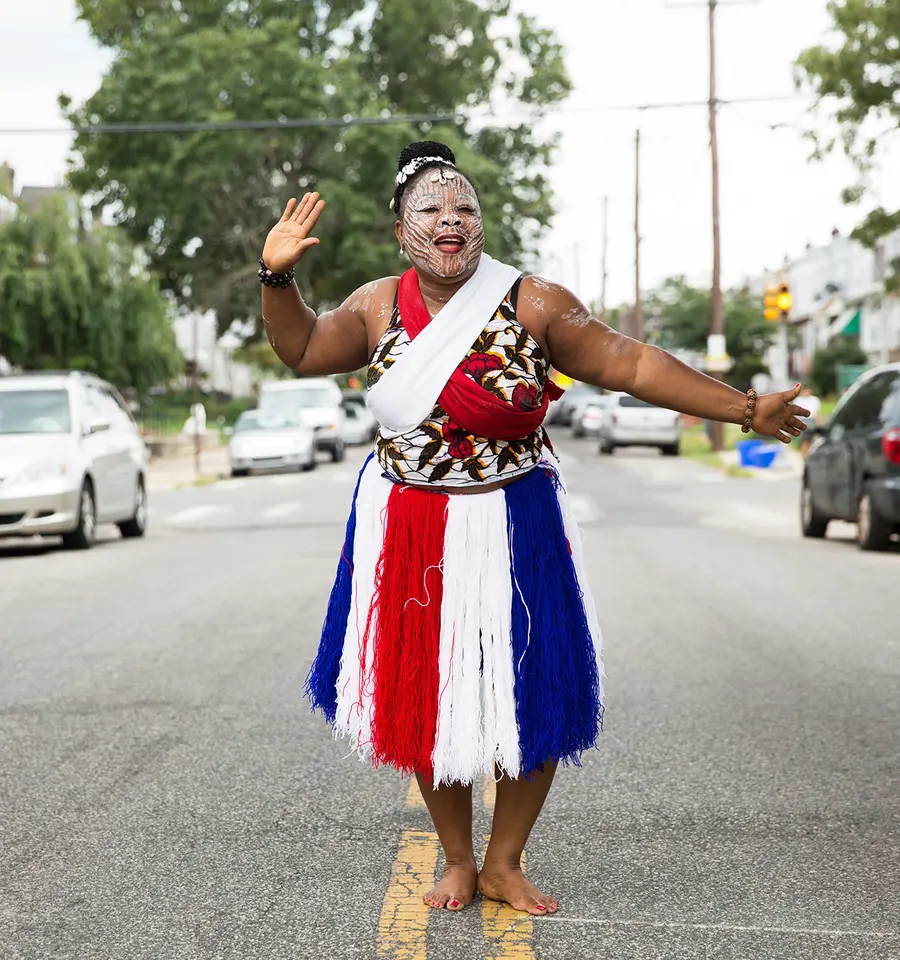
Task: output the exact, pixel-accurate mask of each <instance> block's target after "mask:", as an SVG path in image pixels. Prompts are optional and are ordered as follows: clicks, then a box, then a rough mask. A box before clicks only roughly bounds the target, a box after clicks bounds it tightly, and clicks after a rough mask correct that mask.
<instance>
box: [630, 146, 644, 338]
mask: <svg viewBox="0 0 900 960" xmlns="http://www.w3.org/2000/svg"><path fill="white" fill-rule="evenodd" d="M631 335H632V336H633V337H634V339H635V340H643V339H644V308H643V305H642V304H641V131H640V130H637V131H635V135H634V316H633V318H632V328H631Z"/></svg>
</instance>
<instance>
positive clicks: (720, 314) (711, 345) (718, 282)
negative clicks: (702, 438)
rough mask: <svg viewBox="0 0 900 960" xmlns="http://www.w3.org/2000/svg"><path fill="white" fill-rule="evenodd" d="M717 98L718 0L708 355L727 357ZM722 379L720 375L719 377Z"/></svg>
mask: <svg viewBox="0 0 900 960" xmlns="http://www.w3.org/2000/svg"><path fill="white" fill-rule="evenodd" d="M718 106H719V104H718V100H717V99H716V0H709V144H710V154H711V157H712V220H713V275H712V290H711V291H710V297H709V338H708V345H707V354H708V355H709V356H711V357H716V356H723V355H725V354H726V343H725V315H724V310H723V307H722V249H721V232H720V228H719V137H718V124H717V119H718V117H717V114H718V112H719V111H718ZM719 376H720V377H721V374H720V375H719ZM711 427H712V428H711V430H710V434H709V441H710V445H711V446H712V449H713V450H714V451H716V452H718V451H720V450H723V449H724V447H725V428H724V425H723V424H722V423H719V421H718V420H714V421H713V422H712V425H711Z"/></svg>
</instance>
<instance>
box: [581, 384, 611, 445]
mask: <svg viewBox="0 0 900 960" xmlns="http://www.w3.org/2000/svg"><path fill="white" fill-rule="evenodd" d="M608 403H609V398H608V397H607V396H606V395H604V394H599V393H598V394H595V395H588V396H587V397H585V398H584V399H582V400H579V401H578V404H577V406H576V407H575V410H574V412H573V414H572V436H573V437H597V436H599V435H600V428H601V427H602V426H603V417H604V415H605V411H606V407H607V405H608Z"/></svg>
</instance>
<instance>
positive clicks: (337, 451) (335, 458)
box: [331, 440, 344, 463]
mask: <svg viewBox="0 0 900 960" xmlns="http://www.w3.org/2000/svg"><path fill="white" fill-rule="evenodd" d="M331 459H332V462H333V463H340V462H341V461H342V460H343V459H344V441H343V440H341V441H340V442H338V443H336V444H335V445H334V447H333V448H332V451H331Z"/></svg>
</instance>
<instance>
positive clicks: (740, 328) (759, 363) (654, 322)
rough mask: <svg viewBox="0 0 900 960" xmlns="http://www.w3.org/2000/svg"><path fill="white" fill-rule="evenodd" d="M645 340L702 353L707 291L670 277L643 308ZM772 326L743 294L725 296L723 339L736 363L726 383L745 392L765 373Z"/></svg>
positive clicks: (706, 324) (756, 301) (756, 304)
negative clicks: (765, 356)
mask: <svg viewBox="0 0 900 960" xmlns="http://www.w3.org/2000/svg"><path fill="white" fill-rule="evenodd" d="M644 310H645V313H646V324H645V325H646V330H647V339H648V340H649V341H651V342H654V343H658V344H659V345H660V346H661V347H664V348H665V349H667V350H689V351H691V352H694V353H702V354H705V353H706V341H707V336H708V334H709V291H708V290H706V289H701V288H699V287H693V286H691V285H690V284H689V283H688V282H687V281H686V280H685V279H684V277H672V278H670V279H668V280H666V282H665V283H664V284H663V286H662V289H661V290H660V291H659V292H658V293H656V294H654V295H653V296H651V297H649V298H648V300H647V301H646V303H645V305H644ZM775 334H776V325H775V324H774V323H767V322H766V321H765V320H764V319H763V315H762V303H761V301H760V299H759V298H758V297H753V296H751V295H750V294H748V293H746V292H744V291H732V292H729V293H726V294H725V338H726V342H727V345H728V353H729V355H730V356H731V358H732V360H733V361H734V366H733V367H732V368H731V370H730V371H729V373H728V374H727V375H726V377H725V379H726V380H727V381H728V383H730V384H731V385H732V386H733V387H737V389H738V390H746V389H748V388H749V387H750V386H751V381H752V379H753V377H754V376H755V375H756V374H757V373H767V372H768V367H767V366H766V364H765V362H764V361H763V354H764V353H765V352H766V350H767V349H768V347H770V346H771V345H772V343H773V342H774V339H775Z"/></svg>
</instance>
